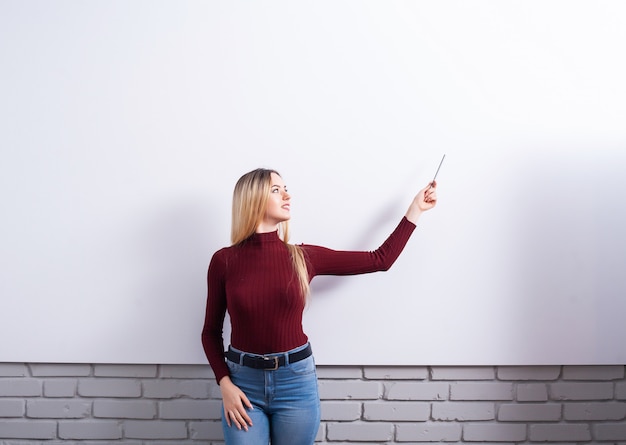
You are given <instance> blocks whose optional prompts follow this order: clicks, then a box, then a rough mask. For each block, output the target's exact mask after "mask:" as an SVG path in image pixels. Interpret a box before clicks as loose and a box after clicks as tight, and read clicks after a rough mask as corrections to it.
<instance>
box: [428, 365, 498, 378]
mask: <svg viewBox="0 0 626 445" xmlns="http://www.w3.org/2000/svg"><path fill="white" fill-rule="evenodd" d="M495 376H496V373H495V370H494V368H493V367H491V366H436V367H432V368H431V377H430V379H431V380H493V379H494V378H495Z"/></svg>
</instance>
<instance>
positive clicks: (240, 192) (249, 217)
mask: <svg viewBox="0 0 626 445" xmlns="http://www.w3.org/2000/svg"><path fill="white" fill-rule="evenodd" d="M272 173H275V174H277V175H278V176H280V173H278V172H277V171H275V170H270V169H265V168H257V169H256V170H252V171H251V172H248V173H246V174H245V175H243V176H242V177H241V178H239V180H238V181H237V183H236V184H235V190H234V191H233V209H232V225H231V229H230V240H231V242H232V244H233V245H237V244H240V243H242V242H243V241H245V240H246V239H248V238H250V237H251V236H252V235H253V234H254V233H255V232H256V229H257V227H258V226H259V224H260V223H261V221H262V220H263V217H264V216H265V211H266V209H267V200H268V197H269V194H270V188H271V185H272V184H271V176H272ZM278 232H279V235H280V236H281V239H282V240H283V242H284V243H285V246H286V247H287V249H288V250H289V253H290V255H291V261H292V263H293V268H294V271H295V273H296V276H297V278H298V282H299V284H300V292H301V294H302V298H303V300H305V301H306V298H307V297H308V295H309V291H310V287H309V274H308V271H307V267H306V261H305V259H304V252H303V251H302V248H300V247H299V246H296V245H294V244H289V242H288V241H289V222H288V221H283V222H281V223H280V224H279V230H278Z"/></svg>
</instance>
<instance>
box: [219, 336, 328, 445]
mask: <svg viewBox="0 0 626 445" xmlns="http://www.w3.org/2000/svg"><path fill="white" fill-rule="evenodd" d="M306 346H307V345H304V346H301V347H299V348H296V349H293V350H291V351H287V352H286V354H287V353H291V352H296V351H299V350H301V349H304V348H305V347H306ZM233 349H234V348H233ZM235 350H236V349H235ZM238 352H241V351H238ZM226 363H227V364H228V369H229V370H230V379H231V380H232V381H233V383H234V384H235V385H237V386H238V387H239V388H240V389H241V390H242V391H243V392H244V394H245V395H246V396H247V397H248V399H250V403H252V406H253V407H254V409H252V410H248V415H249V416H250V418H251V419H252V426H251V427H249V428H248V431H245V430H243V429H242V430H239V429H237V427H236V426H234V425H232V426H230V427H229V426H228V424H227V423H226V419H225V418H224V409H223V407H222V427H223V429H224V440H225V441H226V445H244V444H245V445H268V444H269V443H271V444H272V445H312V444H313V443H314V442H315V436H317V431H318V429H319V425H320V399H319V393H318V389H317V373H316V371H315V361H314V359H313V356H310V357H308V358H305V359H304V360H300V361H299V362H296V363H289V364H286V365H285V366H282V367H280V368H278V369H277V370H263V369H254V368H249V367H247V366H243V365H240V364H239V363H233V362H231V361H230V360H227V362H226Z"/></svg>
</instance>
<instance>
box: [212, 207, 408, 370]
mask: <svg viewBox="0 0 626 445" xmlns="http://www.w3.org/2000/svg"><path fill="white" fill-rule="evenodd" d="M414 229H415V224H413V223H412V222H410V221H409V220H408V219H406V217H404V218H402V220H401V221H400V223H399V224H398V226H397V227H396V229H395V230H394V231H393V232H392V233H391V235H390V236H389V237H388V238H387V240H386V241H385V242H384V243H383V244H382V245H381V246H380V247H379V248H378V249H376V250H374V251H371V252H355V251H337V250H331V249H327V248H325V247H320V246H313V245H308V244H302V245H301V247H302V249H303V250H304V257H305V260H306V265H307V270H308V273H309V280H311V279H313V277H315V276H316V275H356V274H362V273H369V272H376V271H383V270H387V269H389V268H390V267H391V265H392V264H393V263H394V262H395V260H396V259H397V258H398V256H399V255H400V253H401V252H402V249H404V246H405V245H406V243H407V241H408V240H409V237H410V236H411V234H412V233H413V230H414ZM207 284H208V296H207V305H206V316H205V321H204V328H203V330H202V345H203V347H204V352H205V353H206V356H207V359H208V360H209V364H210V365H211V368H212V369H213V372H214V373H215V378H216V380H217V381H218V382H219V381H220V380H221V379H222V377H224V376H226V375H228V367H227V366H226V363H225V361H224V340H223V337H222V329H223V324H224V317H225V314H226V310H228V313H229V315H230V320H231V327H232V332H231V339H230V344H231V345H232V346H233V347H234V348H237V349H239V350H241V351H246V352H251V353H255V354H270V353H275V352H282V351H289V350H291V349H294V348H297V347H299V346H302V345H304V344H305V343H306V342H307V341H308V338H307V336H306V335H305V333H304V332H303V330H302V311H303V310H304V301H303V299H302V297H301V293H300V288H299V282H298V279H297V277H296V275H295V271H294V268H293V263H292V261H291V256H290V254H289V251H288V250H287V247H286V246H285V244H284V243H283V241H282V240H281V239H280V238H279V237H278V232H277V231H276V232H269V233H255V234H254V235H252V236H251V237H250V238H248V239H247V240H246V241H244V242H243V243H240V244H238V245H235V246H230V247H225V248H222V249H220V250H218V251H217V252H215V254H214V255H213V257H212V258H211V262H210V264H209V271H208V274H207Z"/></svg>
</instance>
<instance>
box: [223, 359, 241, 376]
mask: <svg viewBox="0 0 626 445" xmlns="http://www.w3.org/2000/svg"><path fill="white" fill-rule="evenodd" d="M226 366H228V371H230V375H235V374H237V373H238V372H239V371H240V370H241V365H240V364H239V363H235V362H231V361H230V360H226Z"/></svg>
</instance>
